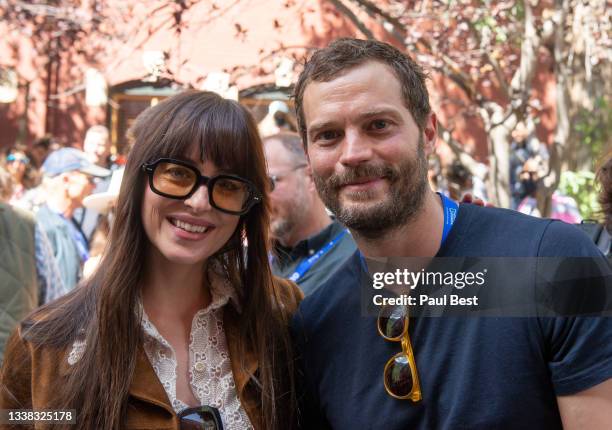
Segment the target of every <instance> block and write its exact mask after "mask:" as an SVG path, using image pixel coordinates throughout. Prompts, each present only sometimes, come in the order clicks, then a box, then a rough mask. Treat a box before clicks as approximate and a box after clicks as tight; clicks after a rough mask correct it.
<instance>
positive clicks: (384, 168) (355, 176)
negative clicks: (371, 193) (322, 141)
mask: <svg viewBox="0 0 612 430" xmlns="http://www.w3.org/2000/svg"><path fill="white" fill-rule="evenodd" d="M398 176H399V174H398V172H397V171H396V170H395V169H393V168H392V167H391V166H389V165H381V164H363V165H359V166H357V167H349V168H346V169H345V170H344V171H343V172H342V173H340V174H334V175H332V176H330V177H329V178H328V179H327V183H328V185H329V186H330V187H333V188H338V187H342V186H345V185H348V184H351V183H354V182H356V181H358V180H360V179H362V178H387V179H389V180H391V181H392V182H393V181H395V180H396V179H397V177H398Z"/></svg>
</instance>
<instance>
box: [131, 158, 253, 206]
mask: <svg viewBox="0 0 612 430" xmlns="http://www.w3.org/2000/svg"><path fill="white" fill-rule="evenodd" d="M160 163H172V164H177V165H179V166H183V167H186V168H188V169H189V170H191V171H192V172H193V173H194V174H195V175H196V181H195V183H194V184H193V187H192V188H191V190H190V191H189V192H188V193H186V194H185V195H181V196H175V195H172V194H167V193H164V192H163V191H160V190H158V189H157V188H155V185H154V184H153V177H154V175H155V169H156V168H157V166H158V165H159V164H160ZM142 170H143V171H144V172H145V173H147V176H148V177H149V188H150V189H151V191H153V192H154V193H155V194H157V195H160V196H162V197H166V198H168V199H174V200H186V199H188V198H189V197H191V196H192V195H193V194H194V193H195V192H196V191H197V190H198V188H200V186H201V185H205V186H206V189H207V191H208V202H209V203H210V205H211V206H212V207H213V208H215V209H217V210H219V211H221V212H225V213H227V214H230V215H244V214H246V213H247V212H249V211H250V210H251V208H252V207H253V206H255V205H256V204H258V203H261V201H262V199H263V196H262V194H261V192H259V190H258V189H257V187H255V185H254V184H253V183H252V182H251V181H249V180H248V179H245V178H242V177H240V176H238V175H230V174H220V175H215V176H204V175H202V174H201V173H200V171H199V170H198V168H197V167H195V166H194V165H192V164H190V163H188V162H186V161H182V160H177V159H174V158H158V159H157V160H155V161H153V162H151V163H144V164H143V165H142ZM220 179H232V180H235V181H239V182H242V183H243V184H245V185H246V186H247V192H248V195H247V200H246V202H245V203H246V206H245V208H244V209H243V210H241V211H231V210H228V209H223V208H221V207H219V206H217V204H216V203H215V202H214V199H213V193H212V190H213V187H214V185H215V183H216V182H217V181H218V180H220Z"/></svg>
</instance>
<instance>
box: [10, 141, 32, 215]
mask: <svg viewBox="0 0 612 430" xmlns="http://www.w3.org/2000/svg"><path fill="white" fill-rule="evenodd" d="M6 169H7V170H8V171H9V173H10V174H11V176H12V181H13V194H12V195H11V198H10V199H9V202H10V203H11V204H12V205H20V201H21V200H22V199H23V198H24V196H25V194H26V192H27V191H28V190H29V189H32V188H34V187H35V186H37V185H38V182H39V177H38V172H37V169H36V167H34V166H33V165H32V162H31V160H30V157H28V155H27V154H26V151H25V150H23V149H19V148H14V149H12V150H11V151H9V153H8V155H7V156H6Z"/></svg>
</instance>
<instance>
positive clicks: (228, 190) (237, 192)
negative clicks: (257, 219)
mask: <svg viewBox="0 0 612 430" xmlns="http://www.w3.org/2000/svg"><path fill="white" fill-rule="evenodd" d="M248 198H249V189H248V186H247V184H246V183H244V182H242V181H239V180H237V179H231V178H224V177H220V178H218V179H217V180H215V183H214V186H213V190H212V199H213V202H215V205H217V207H219V208H221V209H225V210H227V211H231V212H241V211H243V210H244V209H245V208H246V206H247V202H248Z"/></svg>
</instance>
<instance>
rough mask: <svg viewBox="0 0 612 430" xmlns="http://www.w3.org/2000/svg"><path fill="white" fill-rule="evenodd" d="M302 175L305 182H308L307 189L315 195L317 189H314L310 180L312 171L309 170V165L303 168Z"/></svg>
mask: <svg viewBox="0 0 612 430" xmlns="http://www.w3.org/2000/svg"><path fill="white" fill-rule="evenodd" d="M304 174H305V175H306V180H307V181H308V189H309V190H310V191H314V192H315V193H316V192H317V188H316V187H315V183H314V180H313V179H312V169H311V168H310V163H308V165H307V166H306V167H304Z"/></svg>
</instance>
